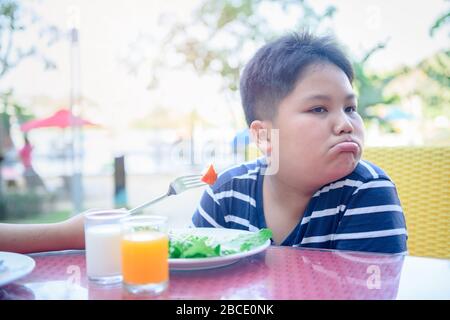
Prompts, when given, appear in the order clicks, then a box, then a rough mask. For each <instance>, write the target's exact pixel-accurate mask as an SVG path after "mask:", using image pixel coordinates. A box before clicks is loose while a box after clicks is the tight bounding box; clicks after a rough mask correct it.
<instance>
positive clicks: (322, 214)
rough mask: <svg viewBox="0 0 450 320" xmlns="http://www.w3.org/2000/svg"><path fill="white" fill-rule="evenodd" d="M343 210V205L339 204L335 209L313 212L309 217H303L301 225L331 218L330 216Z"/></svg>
mask: <svg viewBox="0 0 450 320" xmlns="http://www.w3.org/2000/svg"><path fill="white" fill-rule="evenodd" d="M344 210H345V205H343V204H341V205H340V206H337V207H336V208H331V209H325V210H320V211H313V212H312V213H311V215H310V216H308V217H304V218H303V219H302V222H301V224H306V223H308V222H309V220H311V219H315V218H320V217H326V216H332V215H335V214H338V213H339V212H341V211H344Z"/></svg>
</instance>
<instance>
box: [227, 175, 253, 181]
mask: <svg viewBox="0 0 450 320" xmlns="http://www.w3.org/2000/svg"><path fill="white" fill-rule="evenodd" d="M231 179H251V180H256V179H257V176H256V175H250V174H243V175H241V176H236V177H233V178H231Z"/></svg>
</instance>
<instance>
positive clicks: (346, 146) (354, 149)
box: [330, 141, 361, 155]
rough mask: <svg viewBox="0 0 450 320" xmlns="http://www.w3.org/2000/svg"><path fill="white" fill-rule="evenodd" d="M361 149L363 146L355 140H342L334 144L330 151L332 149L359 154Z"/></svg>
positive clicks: (333, 150)
mask: <svg viewBox="0 0 450 320" xmlns="http://www.w3.org/2000/svg"><path fill="white" fill-rule="evenodd" d="M360 149H361V147H360V146H359V144H358V143H357V142H355V141H342V142H338V143H336V144H335V145H334V146H332V147H331V149H330V151H332V152H351V153H354V154H355V155H356V154H358V152H359V151H360Z"/></svg>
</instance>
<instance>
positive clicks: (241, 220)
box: [224, 214, 259, 232]
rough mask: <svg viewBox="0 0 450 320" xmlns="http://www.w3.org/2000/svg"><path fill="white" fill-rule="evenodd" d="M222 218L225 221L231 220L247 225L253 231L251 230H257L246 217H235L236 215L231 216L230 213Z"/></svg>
mask: <svg viewBox="0 0 450 320" xmlns="http://www.w3.org/2000/svg"><path fill="white" fill-rule="evenodd" d="M224 218H225V222H230V221H231V222H234V223H237V224H240V225H243V226H244V227H248V229H249V230H250V231H253V232H256V231H259V228H257V227H255V226H253V225H251V224H250V221H248V220H247V219H244V218H240V217H237V216H233V215H230V214H229V215H227V216H225V217H224Z"/></svg>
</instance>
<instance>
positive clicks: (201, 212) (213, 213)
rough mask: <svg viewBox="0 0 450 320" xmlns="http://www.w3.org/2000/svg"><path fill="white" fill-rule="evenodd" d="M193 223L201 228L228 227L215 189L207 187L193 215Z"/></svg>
mask: <svg viewBox="0 0 450 320" xmlns="http://www.w3.org/2000/svg"><path fill="white" fill-rule="evenodd" d="M192 224H193V225H194V226H195V227H199V228H226V222H225V217H224V214H223V211H222V208H221V205H220V202H219V201H218V200H217V199H215V194H214V191H213V190H212V188H211V187H207V188H206V190H205V191H204V192H203V195H202V198H201V200H200V203H199V205H198V207H197V209H196V210H195V212H194V215H193V216H192Z"/></svg>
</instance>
